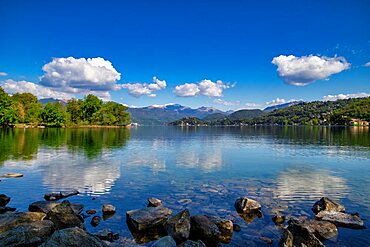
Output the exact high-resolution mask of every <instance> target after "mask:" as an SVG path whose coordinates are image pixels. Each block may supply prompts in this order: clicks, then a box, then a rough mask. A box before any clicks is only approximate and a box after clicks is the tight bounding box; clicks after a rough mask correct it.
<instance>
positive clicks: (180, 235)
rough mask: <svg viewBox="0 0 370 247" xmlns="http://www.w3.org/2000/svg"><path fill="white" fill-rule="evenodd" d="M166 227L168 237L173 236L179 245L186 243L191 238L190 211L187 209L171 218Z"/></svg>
mask: <svg viewBox="0 0 370 247" xmlns="http://www.w3.org/2000/svg"><path fill="white" fill-rule="evenodd" d="M164 227H165V229H166V231H167V233H168V235H170V236H172V237H173V238H174V239H175V241H176V242H177V243H182V242H184V241H186V240H187V239H188V238H189V236H190V213H189V210H187V209H186V210H184V211H181V212H180V213H178V214H176V215H175V216H173V217H171V218H170V219H169V220H168V221H167V222H166V223H165V225H164Z"/></svg>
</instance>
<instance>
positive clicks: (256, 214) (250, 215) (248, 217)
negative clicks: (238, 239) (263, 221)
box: [239, 210, 262, 224]
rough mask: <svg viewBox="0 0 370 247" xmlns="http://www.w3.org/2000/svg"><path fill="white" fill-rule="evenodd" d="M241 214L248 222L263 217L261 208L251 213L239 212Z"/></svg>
mask: <svg viewBox="0 0 370 247" xmlns="http://www.w3.org/2000/svg"><path fill="white" fill-rule="evenodd" d="M239 216H240V217H241V218H242V219H243V220H244V221H245V222H246V223H247V224H250V223H251V222H252V221H253V220H254V219H256V218H261V217H262V212H261V211H260V210H255V211H253V212H251V213H243V214H242V213H239Z"/></svg>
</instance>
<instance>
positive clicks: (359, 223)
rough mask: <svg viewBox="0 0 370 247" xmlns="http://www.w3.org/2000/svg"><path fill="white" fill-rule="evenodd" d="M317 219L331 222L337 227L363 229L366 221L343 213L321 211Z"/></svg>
mask: <svg viewBox="0 0 370 247" xmlns="http://www.w3.org/2000/svg"><path fill="white" fill-rule="evenodd" d="M316 219H318V220H324V221H329V222H331V223H333V224H335V225H337V226H341V227H347V228H354V229H363V228H365V224H364V221H363V220H362V219H361V218H360V217H359V216H357V215H352V214H346V213H341V212H328V211H321V212H319V213H318V214H317V215H316Z"/></svg>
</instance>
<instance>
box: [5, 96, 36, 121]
mask: <svg viewBox="0 0 370 247" xmlns="http://www.w3.org/2000/svg"><path fill="white" fill-rule="evenodd" d="M12 100H13V102H17V103H18V104H21V105H22V107H20V106H18V109H23V112H24V114H21V112H20V116H19V117H20V119H19V121H20V122H22V123H34V124H37V123H38V122H40V120H41V116H40V115H41V111H42V105H41V104H40V103H39V102H38V99H37V97H36V96H35V95H33V94H31V93H21V94H20V93H16V94H14V95H13V96H12Z"/></svg>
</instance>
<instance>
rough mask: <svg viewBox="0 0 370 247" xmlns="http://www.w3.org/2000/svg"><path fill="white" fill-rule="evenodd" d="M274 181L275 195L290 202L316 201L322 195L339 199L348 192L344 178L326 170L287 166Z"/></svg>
mask: <svg viewBox="0 0 370 247" xmlns="http://www.w3.org/2000/svg"><path fill="white" fill-rule="evenodd" d="M276 183H277V188H276V191H274V193H275V196H276V197H278V198H280V199H281V200H286V201H292V202H300V201H316V200H317V199H318V198H321V197H323V196H327V197H331V198H333V199H335V200H339V199H340V198H343V197H345V196H346V195H347V194H348V192H349V188H348V186H347V184H346V180H345V179H343V178H340V177H336V176H333V175H331V174H330V172H329V171H326V170H313V169H309V168H300V169H297V168H289V170H286V171H283V172H281V173H280V174H279V176H278V177H277V179H276Z"/></svg>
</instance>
